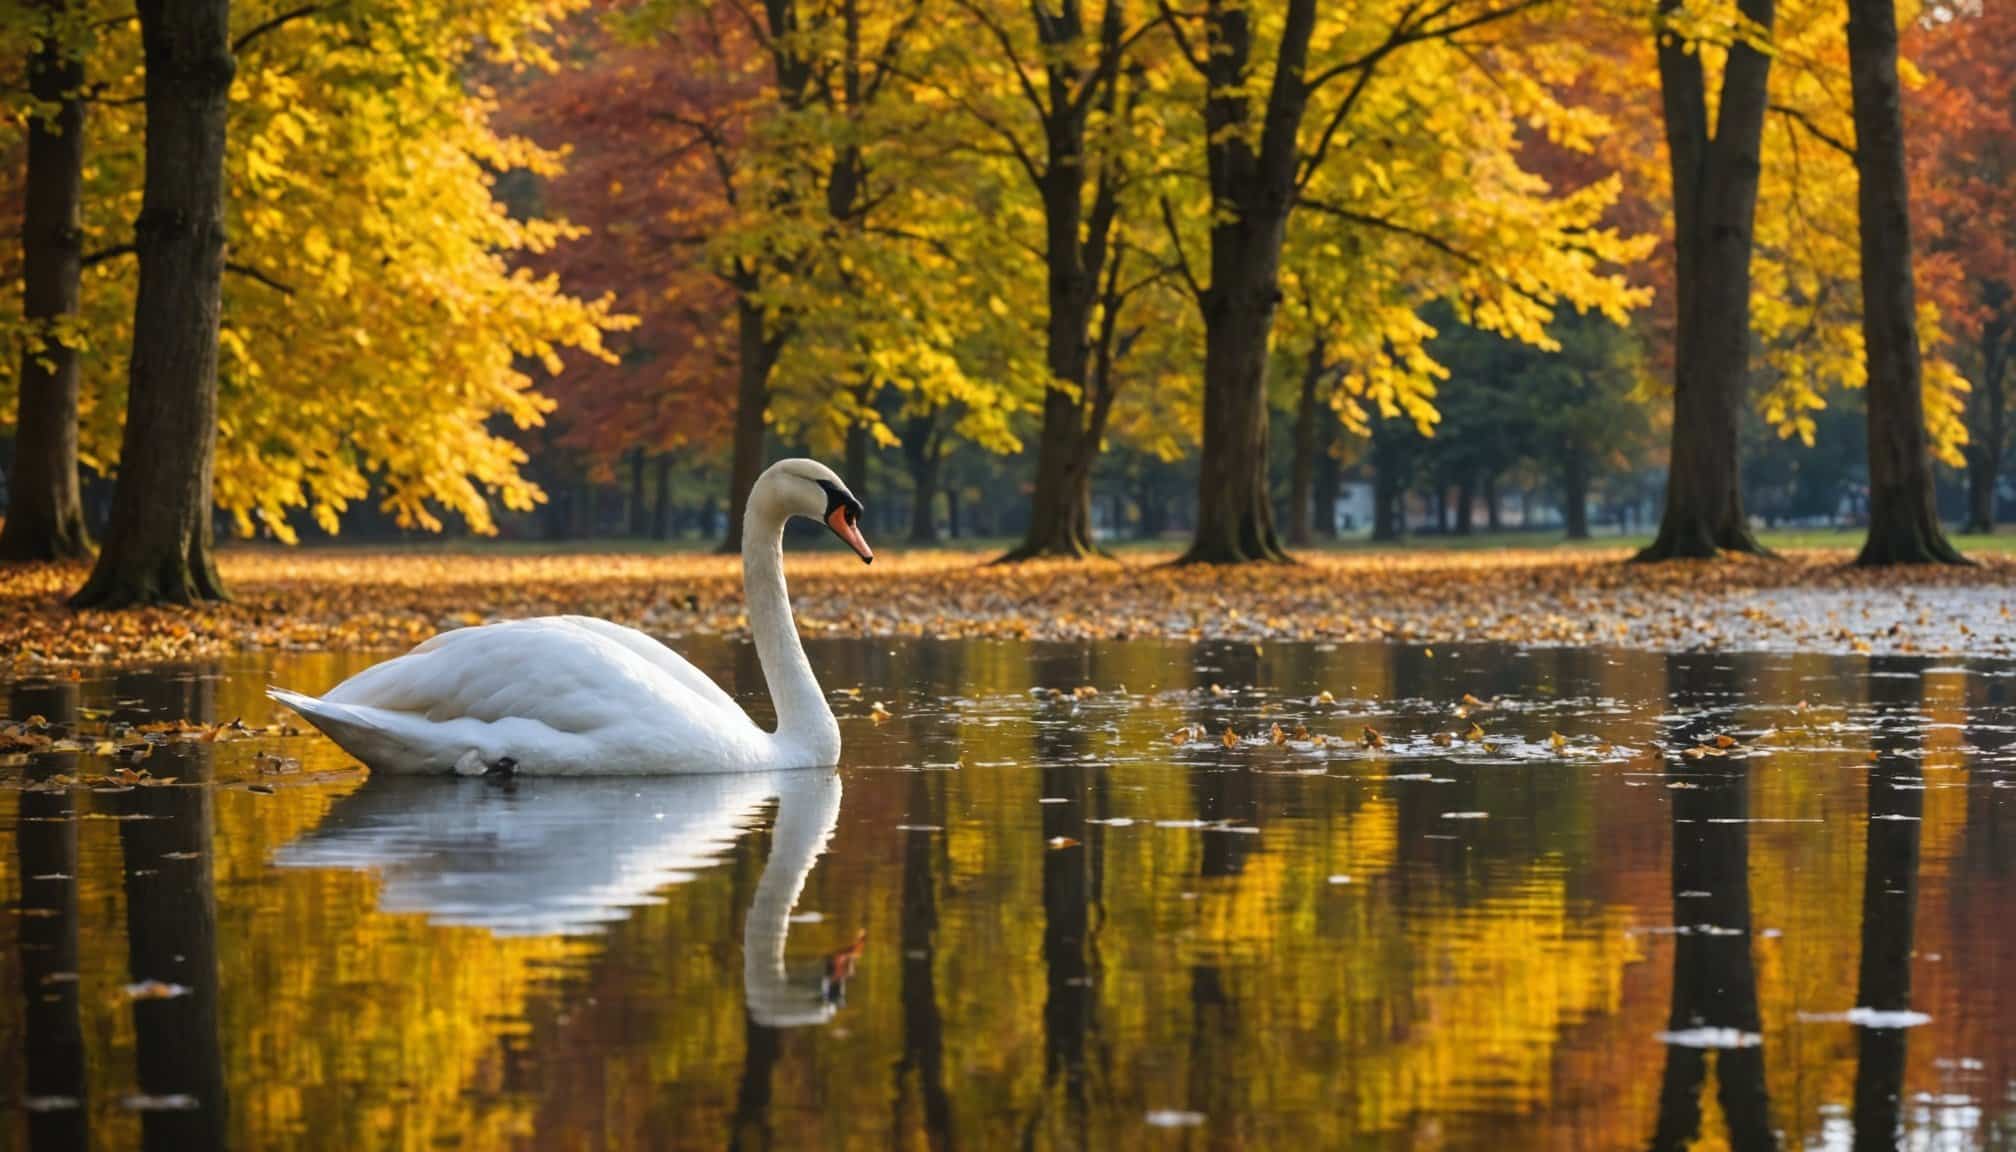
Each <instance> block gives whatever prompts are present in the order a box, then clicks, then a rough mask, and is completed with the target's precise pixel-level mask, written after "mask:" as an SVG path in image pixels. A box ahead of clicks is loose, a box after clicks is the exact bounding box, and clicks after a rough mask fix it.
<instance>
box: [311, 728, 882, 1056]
mask: <svg viewBox="0 0 2016 1152" xmlns="http://www.w3.org/2000/svg"><path fill="white" fill-rule="evenodd" d="M773 799H774V800H776V802H777V815H776V819H775V821H774V823H773V827H772V830H771V842H770V858H769V860H768V861H766V862H765V863H764V865H763V876H762V878H761V879H760V880H759V881H758V882H757V884H756V895H755V898H754V899H752V900H751V901H750V903H749V913H748V916H747V918H746V919H745V920H744V922H743V928H742V989H743V997H744V999H745V1000H746V1002H747V1003H748V1006H749V1015H750V1017H751V1018H752V1019H754V1020H755V1021H756V1023H758V1024H760V1025H763V1026H764V1027H768V1028H794V1027H802V1026H806V1025H816V1024H824V1023H826V1022H827V1021H828V1020H830V1019H832V1017H833V1014H834V1012H835V1011H836V1010H837V1009H838V1008H839V1007H840V1003H841V993H842V991H843V989H844V985H845V983H846V979H847V977H848V976H849V975H850V974H851V973H852V968H853V960H854V956H855V954H856V952H858V950H859V947H860V945H859V941H857V942H856V944H855V946H854V948H852V949H847V950H843V951H841V952H839V953H836V954H834V955H833V956H830V957H827V958H825V959H824V960H823V961H822V962H821V963H820V964H819V965H818V966H817V969H816V970H815V971H810V972H807V971H804V970H802V969H801V970H800V971H799V972H797V973H796V974H794V973H792V972H791V971H789V970H788V969H787V966H786V963H785V950H784V942H785V941H784V938H785V934H786V932H787V931H788V930H789V927H790V916H791V910H792V908H793V907H794V906H795V905H796V904H797V903H798V896H799V894H800V893H801V892H802V891H803V890H804V888H805V879H806V877H807V876H809V875H810V874H811V872H812V867H813V865H814V864H815V863H816V862H817V861H818V859H819V857H820V855H821V854H822V853H824V852H825V850H826V842H827V841H828V840H829V839H830V838H831V837H832V835H833V827H834V825H835V823H837V822H838V820H839V818H840V777H839V775H838V774H837V773H836V772H834V771H833V770H832V769H830V768H814V769H805V770H796V771H785V772H738V773H733V774H724V775H718V776H662V777H650V778H640V777H627V778H601V779H595V778H567V779H553V778H521V779H519V780H517V781H516V782H514V783H513V784H512V785H509V786H503V785H498V784H496V783H493V782H489V781H484V780H453V781H448V780H438V779H414V778H410V777H407V778H397V777H389V776H377V777H373V778H372V779H370V780H367V781H365V783H364V785H363V786H362V787H361V788H359V789H358V790H357V791H356V792H353V793H351V794H350V795H349V796H346V797H344V798H343V799H342V800H340V801H338V802H337V803H336V804H335V805H334V806H332V807H331V809H330V811H329V814H328V816H326V817H325V818H324V819H323V821H322V823H321V824H320V825H319V826H318V827H317V828H316V829H315V830H314V831H312V832H310V833H308V834H307V835H305V836H303V837H301V838H300V839H298V840H296V841H294V842H292V843H290V844H288V845H287V846H286V847H284V848H282V849H281V850H280V852H279V854H278V856H277V858H276V861H275V862H276V863H277V864H278V865H280V866H281V867H286V868H344V869H355V870H360V871H371V872H376V873H378V874H379V875H380V876H381V877H382V883H381V886H380V888H379V895H378V902H379V907H380V908H381V909H382V910H384V911H386V912H392V913H407V914H416V913H417V914H419V915H423V916H425V917H427V918H428V919H429V920H430V921H432V922H434V923H437V924H452V925H462V926H470V927H478V928H485V929H488V930H489V931H491V932H493V933H496V934H498V935H502V936H560V935H579V934H583V933H589V932H594V931H598V930H599V929H600V928H601V927H602V926H603V925H605V924H609V923H612V922H617V921H621V920H624V919H626V918H627V917H628V916H629V914H630V913H629V910H630V909H632V908H636V907H639V906H641V905H646V904H652V903H656V902H657V896H656V893H658V892H659V891H660V890H661V889H663V888H664V887H665V886H667V885H670V884H679V883H683V882H685V881H688V880H691V879H692V878H693V876H694V874H695V873H698V872H700V871H703V870H705V869H707V868H709V867H711V866H713V865H714V864H715V863H717V862H719V861H720V860H721V858H722V857H723V856H724V855H726V853H727V852H728V850H729V849H730V848H732V847H733V846H734V844H735V841H736V840H737V839H739V838H740V837H741V836H742V835H743V834H744V833H746V832H747V831H749V830H750V829H751V827H753V826H754V825H755V823H756V822H757V820H758V819H759V817H760V816H761V815H762V812H763V809H764V807H765V805H767V804H768V803H769V802H770V801H771V800H773Z"/></svg>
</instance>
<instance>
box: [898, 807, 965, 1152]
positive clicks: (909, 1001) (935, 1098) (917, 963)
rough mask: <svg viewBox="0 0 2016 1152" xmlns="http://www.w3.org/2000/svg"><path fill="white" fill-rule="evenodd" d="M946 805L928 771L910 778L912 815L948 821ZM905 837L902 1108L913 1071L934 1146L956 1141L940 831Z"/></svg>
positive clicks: (922, 821)
mask: <svg viewBox="0 0 2016 1152" xmlns="http://www.w3.org/2000/svg"><path fill="white" fill-rule="evenodd" d="M943 815H944V814H943V805H942V803H941V804H934V803H932V798H931V796H930V788H929V784H928V783H927V779H926V774H924V773H921V772H919V773H915V774H913V775H912V776H911V778H910V820H911V821H912V822H913V823H918V824H934V825H940V826H942V824H943V822H944V821H943ZM904 836H905V837H906V839H905V840H904V842H903V1058H902V1060H900V1061H898V1062H897V1065H896V1092H897V1108H898V1110H899V1112H900V1110H901V1108H902V1106H903V1098H904V1096H905V1095H906V1094H907V1090H908V1086H909V1080H910V1073H911V1072H915V1073H916V1074H917V1080H918V1085H919V1087H920V1088H921V1089H922V1091H923V1094H924V1126H925V1134H926V1136H927V1138H928V1139H929V1140H930V1146H931V1147H932V1148H934V1149H942V1148H950V1147H952V1100H951V1097H949V1096H948V1095H947V1094H946V1092H945V1025H944V1021H943V1018H942V1017H941V1016H940V1014H939V1011H938V985H937V975H936V967H935V966H936V964H937V948H936V937H937V933H938V887H937V886H938V880H937V877H936V876H935V875H933V872H932V848H933V847H934V846H935V845H937V844H939V843H941V842H942V841H941V839H940V837H939V835H938V834H937V833H932V832H921V831H920V832H906V833H904Z"/></svg>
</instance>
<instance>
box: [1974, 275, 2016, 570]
mask: <svg viewBox="0 0 2016 1152" xmlns="http://www.w3.org/2000/svg"><path fill="white" fill-rule="evenodd" d="M2005 303H2006V301H2005ZM2008 332H2009V326H2008V324H2007V323H2005V322H2000V321H1998V322H1995V323H1991V324H1989V325H1988V326H1987V331H1986V332H1984V333H1983V334H1982V337H1981V382H1980V383H1979V384H1978V385H1976V387H1975V389H1974V391H1973V393H1972V394H1971V395H1970V396H1969V397H1968V402H1967V406H1968V408H1969V410H1970V412H1971V413H1972V415H1973V417H1974V420H1973V425H1974V426H1973V427H1972V428H1970V429H1969V430H1968V432H1969V434H1970V439H1971V440H1972V443H1970V444H1968V445H1967V528H1966V531H1968V532H1981V533H1989V532H1993V531H1995V511H1996V509H1995V502H1996V493H1997V490H1998V489H1999V488H2000V487H2001V480H2002V455H2003V453H2004V452H2006V451H2007V450H2008V447H2009V416H2008V412H2009V390H2008V389H2009V385H2008V382H2007V381H2005V380H2004V379H2003V376H2004V374H2005V372H2006V370H2007V366H2008V362H2009V350H2010V339H2009V334H2008Z"/></svg>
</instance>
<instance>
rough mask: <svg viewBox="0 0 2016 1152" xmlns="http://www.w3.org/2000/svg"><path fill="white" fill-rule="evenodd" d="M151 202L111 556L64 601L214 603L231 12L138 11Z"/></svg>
mask: <svg viewBox="0 0 2016 1152" xmlns="http://www.w3.org/2000/svg"><path fill="white" fill-rule="evenodd" d="M139 11H140V38H141V43H142V47H143V52H144V58H145V62H146V81H145V101H146V108H147V144H146V169H145V171H146V175H145V180H146V190H145V192H144V193H143V194H142V199H141V204H140V219H139V223H138V225H137V227H136V228H135V230H134V232H135V235H134V248H135V250H136V252H137V253H138V255H139V257H140V286H139V292H138V295H137V297H136V299H135V303H134V308H133V355H132V365H131V370H130V376H129V385H128V389H127V399H126V431H125V435H124V437H123V439H122V441H121V447H120V452H119V484H118V488H117V491H116V493H115V494H114V496H113V500H112V518H111V521H110V523H109V524H108V525H107V527H106V533H105V550H104V551H103V552H101V553H100V554H99V556H98V565H97V567H96V568H94V569H93V570H92V572H91V578H90V579H89V580H88V581H86V582H85V585H84V587H83V589H82V590H81V591H79V592H78V593H77V595H76V597H75V598H74V599H73V601H72V603H73V604H75V605H77V606H79V607H99V608H118V607H125V606H128V605H134V604H161V603H172V604H189V603H194V602H197V601H202V600H221V599H223V598H224V587H223V584H222V582H221V581H219V580H218V578H217V566H216V562H215V560H214V559H213V558H212V556H211V539H212V528H211V509H210V492H211V480H212V472H213V469H214V467H215V464H216V455H217V327H218V323H219V320H220V313H221V311H222V291H223V279H224V131H225V125H226V120H227V112H228V110H229V108H228V105H229V98H230V92H231V76H232V72H233V69H234V64H233V61H232V57H231V36H230V20H229V17H230V3H229V0H139Z"/></svg>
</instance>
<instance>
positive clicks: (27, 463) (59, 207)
mask: <svg viewBox="0 0 2016 1152" xmlns="http://www.w3.org/2000/svg"><path fill="white" fill-rule="evenodd" d="M69 6H70V0H37V3H36V5H35V7H36V8H37V10H38V11H37V18H38V19H40V20H44V21H47V24H48V26H46V27H45V28H43V29H42V30H41V35H40V37H39V39H38V40H37V42H36V45H35V51H34V54H33V55H32V56H30V57H29V60H28V90H29V94H30V95H31V96H32V97H33V98H34V99H35V101H36V102H37V103H38V104H41V105H43V106H47V107H50V108H52V109H53V112H52V113H51V114H50V115H48V116H30V117H29V118H28V149H27V151H28V167H27V174H26V178H25V181H24V183H25V189H24V192H25V194H24V196H23V201H24V203H23V212H22V219H21V256H22V277H21V279H22V290H21V313H22V320H23V321H24V325H25V327H26V328H27V330H28V333H29V335H30V344H29V346H28V347H26V348H24V349H23V350H22V355H21V376H20V384H21V391H20V396H19V397H18V408H17V413H16V417H15V425H14V460H13V470H12V472H11V474H10V475H9V477H8V484H7V520H6V523H5V524H4V525H0V562H10V561H35V560H71V559H76V558H79V557H83V556H88V555H90V554H91V535H90V532H89V531H88V530H87V529H86V528H85V525H84V505H83V501H82V500H81V499H80V498H79V494H78V480H77V371H78V364H77V350H76V349H75V348H72V347H70V346H69V345H67V344H65V343H64V342H63V340H62V339H61V338H60V337H59V336H58V335H57V334H56V331H55V330H56V328H57V326H59V325H61V324H62V323H63V322H64V321H65V320H68V319H70V318H73V317H75V316H76V314H77V282H78V274H79V270H80V269H81V267H82V260H83V247H82V246H83V233H82V231H81V225H80V220H81V217H82V215H83V201H84V193H83V189H84V102H83V88H84V56H83V53H84V50H85V49H84V46H83V45H80V44H65V43H64V38H65V35H66V34H67V32H68V30H67V29H65V28H62V27H61V26H60V25H61V24H63V23H64V22H65V21H66V19H67V17H68V15H69V13H68V9H69Z"/></svg>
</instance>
